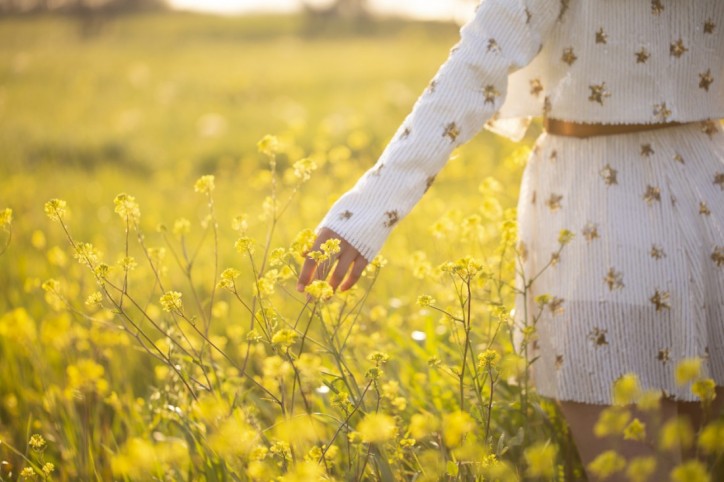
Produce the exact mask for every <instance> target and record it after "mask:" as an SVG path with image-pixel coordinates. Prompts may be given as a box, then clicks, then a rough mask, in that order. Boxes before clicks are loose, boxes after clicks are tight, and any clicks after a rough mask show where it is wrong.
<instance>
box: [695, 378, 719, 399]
mask: <svg viewBox="0 0 724 482" xmlns="http://www.w3.org/2000/svg"><path fill="white" fill-rule="evenodd" d="M691 393H693V394H694V395H695V396H696V397H697V398H698V399H699V400H701V401H702V402H704V403H711V402H712V401H714V399H715V398H716V383H715V382H714V380H712V379H711V378H702V379H701V380H697V381H695V382H694V383H692V384H691Z"/></svg>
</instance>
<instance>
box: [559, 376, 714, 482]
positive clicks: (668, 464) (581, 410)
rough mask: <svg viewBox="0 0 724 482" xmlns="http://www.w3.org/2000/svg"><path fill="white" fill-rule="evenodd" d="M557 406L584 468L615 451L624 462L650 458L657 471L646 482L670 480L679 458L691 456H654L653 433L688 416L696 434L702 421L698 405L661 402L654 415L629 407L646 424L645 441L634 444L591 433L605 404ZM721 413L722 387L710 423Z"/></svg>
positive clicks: (622, 477) (613, 480) (619, 477)
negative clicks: (654, 463) (605, 454)
mask: <svg viewBox="0 0 724 482" xmlns="http://www.w3.org/2000/svg"><path fill="white" fill-rule="evenodd" d="M558 406H559V407H560V409H561V412H562V413H563V416H564V417H565V419H566V422H567V423H568V426H569V428H570V431H571V435H572V436H573V441H574V442H575V444H576V448H577V449H578V454H579V456H580V458H581V462H582V463H583V466H584V468H585V467H587V466H588V464H589V463H591V461H593V460H594V459H595V458H596V457H597V456H598V455H599V454H601V453H602V452H605V451H606V450H615V451H616V452H618V454H619V455H621V456H623V457H624V458H626V459H627V460H630V459H632V458H635V457H645V456H653V457H655V458H656V459H657V469H656V472H655V473H654V474H653V475H652V476H651V478H650V479H649V480H652V481H659V480H661V481H663V480H669V473H670V472H671V470H672V469H673V468H674V467H675V466H676V465H678V464H680V463H681V461H682V456H683V457H686V456H687V455H693V453H692V454H681V453H672V454H669V456H667V457H661V456H660V453H659V454H658V455H659V456H657V450H656V441H657V440H656V433H657V432H658V428H659V427H661V426H662V425H663V424H664V423H666V422H667V421H668V420H670V419H672V418H673V417H676V416H679V415H681V416H685V417H688V418H689V420H690V421H691V422H692V427H693V428H694V430H695V431H697V430H698V429H699V427H700V425H701V423H702V421H704V418H705V417H704V414H703V413H702V409H701V404H700V403H698V402H676V401H672V400H666V399H662V400H661V410H660V411H659V412H658V413H656V412H654V413H646V412H641V411H639V410H637V409H636V408H635V407H628V408H629V410H630V411H631V413H632V415H633V417H637V418H639V419H640V420H641V421H642V422H644V423H645V424H646V428H647V434H648V435H647V440H646V442H636V441H631V440H623V437H622V436H619V437H608V438H598V437H596V436H595V435H594V433H593V427H594V425H595V424H596V422H597V421H598V418H599V416H600V414H601V412H602V411H603V410H604V409H606V408H608V405H593V404H587V403H579V402H568V401H561V402H558ZM722 410H724V387H717V388H716V399H715V401H714V403H713V404H712V410H711V417H709V420H711V419H713V418H715V417H716V416H717V415H724V414H722ZM588 479H589V481H591V482H593V481H596V480H597V479H596V478H595V477H593V476H592V475H591V474H588ZM606 480H607V481H610V482H618V481H626V480H628V479H627V478H626V476H625V475H624V474H623V473H619V474H616V475H614V476H612V477H609V478H608V479H606Z"/></svg>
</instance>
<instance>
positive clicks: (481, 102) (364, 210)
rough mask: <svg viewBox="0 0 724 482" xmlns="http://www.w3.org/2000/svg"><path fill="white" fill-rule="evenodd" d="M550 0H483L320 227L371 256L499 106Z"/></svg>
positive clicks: (550, 18) (553, 10)
mask: <svg viewBox="0 0 724 482" xmlns="http://www.w3.org/2000/svg"><path fill="white" fill-rule="evenodd" d="M560 5H561V4H560V3H559V2H557V1H553V0H484V1H483V2H482V3H481V4H480V5H479V6H478V8H477V11H476V14H475V16H474V18H473V19H472V20H471V21H470V22H469V23H467V24H466V25H465V26H464V27H463V28H462V29H461V31H460V42H459V43H458V44H457V45H456V46H455V47H454V48H453V49H452V50H451V52H450V56H449V58H448V59H447V61H446V62H445V63H444V64H443V65H442V67H441V68H440V70H439V71H438V72H437V74H436V76H435V78H434V79H433V80H432V82H431V83H430V85H429V87H428V88H427V89H426V90H425V92H424V93H423V94H422V95H421V96H420V98H419V99H418V100H417V102H416V103H415V106H414V108H413V110H412V112H411V113H410V115H408V116H407V118H406V119H405V121H404V122H403V124H402V125H401V126H400V128H399V129H398V131H397V133H396V134H395V136H394V138H393V140H392V141H391V142H390V143H389V145H388V146H387V148H386V149H385V151H384V152H383V154H382V155H381V157H380V158H379V160H378V161H377V163H376V164H375V165H374V166H373V167H372V168H371V169H370V170H369V171H367V172H366V173H365V174H364V175H363V176H362V177H361V178H360V179H359V181H358V182H357V184H356V185H355V186H354V187H353V188H352V189H351V190H350V191H348V192H347V193H346V194H344V195H343V196H342V197H341V198H340V199H339V200H338V201H337V202H336V203H335V204H334V206H333V207H332V208H331V210H330V211H329V213H328V214H327V215H326V216H325V218H324V219H323V220H322V222H321V223H320V225H319V227H320V228H321V227H327V228H329V229H332V230H333V231H335V232H336V233H337V234H339V235H340V236H342V237H343V238H344V239H345V240H347V241H348V242H349V243H350V244H352V245H353V246H354V247H355V248H357V249H358V250H359V252H360V253H361V254H362V256H364V257H365V259H367V260H371V259H372V258H374V256H375V255H376V254H377V252H378V251H379V250H380V249H381V247H382V245H383V243H384V242H385V240H386V239H387V236H388V235H389V233H390V231H391V230H392V229H393V227H394V226H395V225H397V223H398V222H399V221H400V220H401V219H402V218H403V217H405V216H406V215H407V214H408V213H409V212H410V210H411V209H412V208H413V207H414V206H415V204H416V203H417V202H418V201H419V200H420V198H421V197H422V195H423V194H424V193H425V192H426V191H427V190H428V189H429V188H430V186H431V185H432V183H433V181H434V179H435V176H436V175H437V173H438V172H439V171H440V169H442V167H443V166H444V165H445V163H446V162H447V160H448V158H449V156H450V154H451V152H452V150H453V149H455V148H456V147H458V146H460V145H461V144H464V143H465V142H467V141H468V140H470V139H471V138H472V137H473V136H474V135H475V134H476V133H477V132H478V131H480V130H481V128H482V127H483V125H484V124H485V122H486V121H487V120H488V119H490V118H491V117H492V116H493V115H494V114H495V112H496V111H497V110H498V109H499V108H500V106H501V105H502V103H503V101H504V99H505V96H506V90H507V77H508V74H509V73H510V72H512V71H514V70H517V69H519V68H521V67H523V66H525V65H527V64H528V63H529V62H530V61H531V60H532V59H533V58H534V57H535V55H536V54H537V53H538V52H539V51H540V49H541V46H542V42H543V39H544V38H545V36H546V35H547V33H548V31H549V30H550V29H551V27H552V26H553V24H554V23H555V21H556V19H557V18H558V16H559V14H560V10H561V7H560Z"/></svg>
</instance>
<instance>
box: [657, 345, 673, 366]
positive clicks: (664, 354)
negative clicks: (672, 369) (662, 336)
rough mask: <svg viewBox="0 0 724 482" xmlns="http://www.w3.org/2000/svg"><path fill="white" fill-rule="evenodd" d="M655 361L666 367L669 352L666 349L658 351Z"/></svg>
mask: <svg viewBox="0 0 724 482" xmlns="http://www.w3.org/2000/svg"><path fill="white" fill-rule="evenodd" d="M656 359H657V360H659V361H660V362H661V363H663V364H664V365H666V363H667V362H668V361H669V359H670V358H669V350H668V348H664V349H662V350H659V353H658V355H656Z"/></svg>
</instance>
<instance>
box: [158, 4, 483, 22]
mask: <svg viewBox="0 0 724 482" xmlns="http://www.w3.org/2000/svg"><path fill="white" fill-rule="evenodd" d="M307 3H310V4H316V5H320V6H322V5H325V4H330V3H331V0H308V2H307ZM170 4H171V6H172V7H173V8H175V9H178V10H193V11H201V12H210V13H218V14H243V13H252V12H275V13H289V12H294V11H297V10H299V9H300V7H301V4H302V2H301V1H300V0H170ZM370 6H371V7H372V10H373V11H374V12H375V13H378V14H382V15H402V16H409V17H412V18H419V19H439V20H457V21H462V20H464V19H466V18H469V17H470V15H471V14H472V11H473V8H474V6H475V2H473V1H471V0H425V1H420V0H370Z"/></svg>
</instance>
